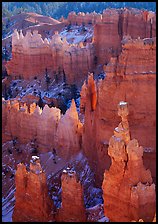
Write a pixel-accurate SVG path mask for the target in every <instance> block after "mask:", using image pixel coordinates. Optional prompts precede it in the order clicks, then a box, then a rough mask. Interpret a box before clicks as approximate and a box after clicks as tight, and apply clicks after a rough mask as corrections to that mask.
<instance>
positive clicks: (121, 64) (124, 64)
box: [81, 38, 156, 180]
mask: <svg viewBox="0 0 158 224" xmlns="http://www.w3.org/2000/svg"><path fill="white" fill-rule="evenodd" d="M122 47H123V49H122V52H121V54H120V56H119V57H115V58H111V60H110V62H109V64H108V65H107V66H105V73H106V76H105V78H104V80H99V81H98V82H96V87H97V88H96V89H97V94H96V95H97V99H96V108H95V110H92V108H91V101H92V98H91V97H90V91H91V86H90V85H89V84H86V83H84V88H82V91H81V106H82V111H85V119H84V120H85V123H84V127H83V148H84V151H85V154H86V155H87V157H88V158H89V161H90V163H91V165H92V166H91V167H92V168H93V169H94V170H95V171H96V173H97V179H100V180H102V174H103V172H104V170H105V169H108V168H109V166H110V158H109V156H108V154H107V149H108V139H109V138H110V136H111V135H112V130H113V128H114V127H115V126H116V125H117V123H118V122H119V120H118V118H117V117H116V105H117V104H118V102H120V101H121V100H124V101H128V102H129V110H130V115H129V124H130V129H131V135H132V138H136V139H139V142H140V144H141V145H142V146H143V147H144V151H145V154H146V156H145V157H144V164H145V166H146V165H147V167H148V168H150V169H151V171H152V176H153V177H154V178H155V177H156V173H155V172H156V170H155V169H154V167H155V159H154V158H155V150H156V141H155V139H156V88H155V87H156V42H155V39H154V38H151V39H150V38H149V39H143V40H142V39H138V40H127V39H126V40H124V44H123V46H122ZM82 95H83V96H82ZM149 149H150V150H149ZM94 158H95V159H94ZM147 158H148V159H147ZM149 158H150V159H149ZM149 160H150V161H149Z"/></svg>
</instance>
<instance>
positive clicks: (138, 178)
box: [102, 102, 156, 222]
mask: <svg viewBox="0 0 158 224" xmlns="http://www.w3.org/2000/svg"><path fill="white" fill-rule="evenodd" d="M127 105H128V104H127V103H126V102H120V103H119V105H118V115H119V116H121V119H122V121H121V123H120V124H119V126H118V127H117V128H115V130H114V135H113V136H112V137H111V138H110V141H109V148H108V154H109V156H110V157H111V160H112V164H111V166H110V169H109V171H107V170H106V171H105V173H104V180H103V184H102V189H103V198H104V214H105V216H107V217H108V218H109V219H110V221H113V222H115V221H118V220H119V221H120V222H130V221H131V220H136V221H138V220H139V219H143V220H144V221H146V222H147V221H149V222H151V221H152V220H153V218H154V215H155V202H156V195H155V184H153V183H152V177H151V173H150V171H149V170H146V169H145V167H144V166H143V160H142V156H143V147H142V146H139V144H138V141H137V140H136V139H132V140H131V138H130V134H129V126H128V120H127V115H128V106H127Z"/></svg>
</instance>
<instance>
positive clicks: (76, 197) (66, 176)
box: [56, 168, 86, 222]
mask: <svg viewBox="0 0 158 224" xmlns="http://www.w3.org/2000/svg"><path fill="white" fill-rule="evenodd" d="M61 183H62V206H61V208H60V209H59V210H58V213H57V215H56V221H57V222H86V209H85V205H84V198H83V187H82V185H81V183H80V182H79V180H78V179H77V176H76V172H75V171H72V170H70V168H69V169H68V168H67V169H66V170H63V173H62V176H61Z"/></svg>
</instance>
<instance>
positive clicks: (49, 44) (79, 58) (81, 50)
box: [6, 30, 94, 84]
mask: <svg viewBox="0 0 158 224" xmlns="http://www.w3.org/2000/svg"><path fill="white" fill-rule="evenodd" d="M93 60H94V47H93V44H90V43H89V44H87V45H86V46H83V45H82V46H81V45H76V46H73V45H71V44H68V42H67V41H66V39H64V40H62V39H61V37H60V35H59V34H58V32H57V31H56V32H55V34H54V35H53V36H52V39H51V40H50V41H48V39H47V38H45V39H44V40H43V39H42V37H41V34H39V33H38V31H36V30H34V31H33V33H31V31H29V30H28V31H27V32H26V35H25V36H24V35H23V33H22V31H20V34H19V32H18V31H17V30H15V31H14V33H13V35H12V59H11V60H10V61H9V62H8V63H7V65H6V69H7V73H8V74H9V75H11V76H12V78H14V79H16V78H19V77H21V78H24V79H28V80H32V79H33V78H34V77H35V76H36V77H38V78H39V77H44V76H45V74H46V72H47V74H48V75H49V77H50V78H51V79H52V80H53V79H55V80H56V79H58V80H59V81H63V80H64V79H65V80H66V83H68V84H74V83H75V84H78V82H81V81H84V79H85V77H86V75H87V73H88V71H91V70H92V69H93V67H94V65H93ZM64 74H65V78H64Z"/></svg>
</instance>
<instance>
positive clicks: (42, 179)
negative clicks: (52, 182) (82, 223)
mask: <svg viewBox="0 0 158 224" xmlns="http://www.w3.org/2000/svg"><path fill="white" fill-rule="evenodd" d="M15 183H16V193H15V199H16V203H15V208H14V212H13V217H12V218H13V222H32V221H33V222H48V221H50V220H51V221H54V218H53V215H52V214H51V212H52V209H53V202H52V201H51V199H50V198H49V196H48V189H47V182H46V176H45V173H44V172H43V171H42V169H41V166H40V161H39V157H36V158H35V157H33V158H32V161H31V163H30V172H28V171H27V170H26V167H25V165H23V164H19V165H18V167H17V171H16V175H15Z"/></svg>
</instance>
